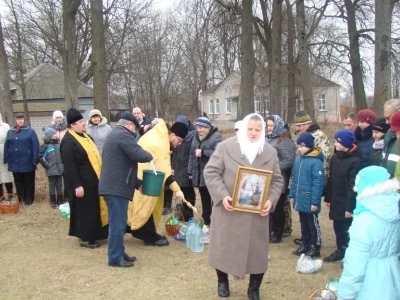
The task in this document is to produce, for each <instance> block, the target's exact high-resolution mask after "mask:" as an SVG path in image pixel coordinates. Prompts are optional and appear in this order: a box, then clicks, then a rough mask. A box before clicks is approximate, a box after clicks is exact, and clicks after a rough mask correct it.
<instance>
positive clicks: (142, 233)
mask: <svg viewBox="0 0 400 300" xmlns="http://www.w3.org/2000/svg"><path fill="white" fill-rule="evenodd" d="M126 232H127V233H131V234H132V236H133V237H135V238H137V239H139V240H142V241H145V242H147V243H155V242H157V241H158V240H160V239H162V236H161V235H159V234H158V233H157V231H156V227H155V225H154V219H153V215H150V218H149V219H148V220H147V222H146V223H145V224H144V225H143V226H142V227H140V228H139V229H136V230H132V229H131V228H130V227H129V226H127V227H126Z"/></svg>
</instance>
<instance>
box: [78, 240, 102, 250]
mask: <svg viewBox="0 0 400 300" xmlns="http://www.w3.org/2000/svg"><path fill="white" fill-rule="evenodd" d="M79 246H81V247H85V248H89V249H96V248H99V247H100V244H99V243H98V242H94V241H91V242H85V241H80V242H79Z"/></svg>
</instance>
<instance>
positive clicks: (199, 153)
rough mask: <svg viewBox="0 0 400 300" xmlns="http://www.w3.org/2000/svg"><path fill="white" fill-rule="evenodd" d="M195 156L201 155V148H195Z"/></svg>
mask: <svg viewBox="0 0 400 300" xmlns="http://www.w3.org/2000/svg"><path fill="white" fill-rule="evenodd" d="M196 157H201V149H196Z"/></svg>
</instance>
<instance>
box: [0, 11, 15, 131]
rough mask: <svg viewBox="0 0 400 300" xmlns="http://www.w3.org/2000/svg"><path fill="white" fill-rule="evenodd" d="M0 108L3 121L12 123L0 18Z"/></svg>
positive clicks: (11, 108)
mask: <svg viewBox="0 0 400 300" xmlns="http://www.w3.org/2000/svg"><path fill="white" fill-rule="evenodd" d="M0 42H1V44H0V85H1V86H0V103H1V106H0V109H1V115H2V119H3V121H4V122H6V123H8V124H13V122H14V113H13V112H14V111H13V106H12V101H11V92H10V81H9V80H10V74H9V72H8V61H7V54H6V50H5V47H4V37H3V25H2V23H1V19H0Z"/></svg>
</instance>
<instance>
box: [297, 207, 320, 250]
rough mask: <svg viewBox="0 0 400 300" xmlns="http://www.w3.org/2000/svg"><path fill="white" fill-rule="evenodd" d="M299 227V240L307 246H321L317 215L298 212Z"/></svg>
mask: <svg viewBox="0 0 400 300" xmlns="http://www.w3.org/2000/svg"><path fill="white" fill-rule="evenodd" d="M299 216H300V225H301V239H302V240H303V241H305V242H306V243H308V244H311V245H314V246H317V247H320V246H321V228H320V227H319V222H318V215H317V214H310V213H305V212H301V211H299Z"/></svg>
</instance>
